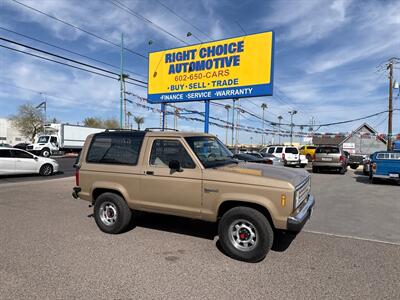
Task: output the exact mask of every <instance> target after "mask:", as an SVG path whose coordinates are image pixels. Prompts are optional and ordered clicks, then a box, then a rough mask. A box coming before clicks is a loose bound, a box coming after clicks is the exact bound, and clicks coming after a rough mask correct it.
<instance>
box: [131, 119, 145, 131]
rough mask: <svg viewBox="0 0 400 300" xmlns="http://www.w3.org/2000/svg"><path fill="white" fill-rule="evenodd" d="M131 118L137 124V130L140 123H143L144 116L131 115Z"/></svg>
mask: <svg viewBox="0 0 400 300" xmlns="http://www.w3.org/2000/svg"><path fill="white" fill-rule="evenodd" d="M133 120H134V121H135V123H136V124H137V128H138V130H140V125H141V124H143V123H144V117H141V116H136V117H133Z"/></svg>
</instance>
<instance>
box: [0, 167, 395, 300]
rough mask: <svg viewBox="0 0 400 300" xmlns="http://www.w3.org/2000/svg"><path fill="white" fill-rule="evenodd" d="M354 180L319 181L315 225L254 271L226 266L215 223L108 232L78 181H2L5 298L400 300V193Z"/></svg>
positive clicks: (156, 223) (169, 221)
mask: <svg viewBox="0 0 400 300" xmlns="http://www.w3.org/2000/svg"><path fill="white" fill-rule="evenodd" d="M358 176H359V175H357V174H354V172H352V171H349V172H348V174H346V175H335V174H313V192H314V194H315V196H316V199H317V204H316V207H315V210H314V214H313V216H312V220H311V221H310V223H309V224H307V226H306V228H305V231H303V232H301V233H300V234H299V235H297V236H293V235H284V234H280V235H279V236H277V238H276V241H275V243H274V246H273V249H272V250H271V252H270V253H269V254H268V255H267V258H266V259H265V260H263V261H262V262H260V263H257V264H249V263H243V262H238V261H235V260H232V259H230V258H228V257H227V256H226V255H225V254H224V253H223V252H222V251H221V250H220V247H218V238H217V237H216V228H215V226H214V225H213V224H209V223H204V222H199V221H194V220H187V219H182V218H177V217H170V216H161V215H155V214H147V213H141V214H138V215H137V216H136V221H135V222H133V223H132V225H131V228H130V230H128V231H127V232H125V233H123V234H119V235H107V234H105V233H102V232H101V231H100V230H99V229H98V228H97V227H96V225H95V222H94V220H93V218H92V208H89V207H88V203H87V202H84V201H80V200H74V199H72V197H71V188H72V186H73V184H74V180H73V178H59V179H53V180H51V181H47V180H45V181H30V182H29V181H28V182H24V183H5V184H3V185H2V186H1V188H0V207H1V209H0V219H1V220H2V226H0V236H1V244H0V249H1V251H0V282H1V284H0V298H4V299H19V298H29V299H31V298H52V299H54V298H62V299H63V298H86V299H87V298H89V299H92V298H114V299H115V298H124V299H125V298H127V299H128V298H129V299H199V298H201V299H214V298H219V299H232V298H235V299H244V298H246V299H282V298H288V299H332V298H335V299H336V298H339V299H399V298H400V288H399V285H398V279H399V278H400V264H399V258H400V239H399V236H398V231H399V230H400V229H399V228H400V227H399V226H398V225H399V223H398V222H399V221H398V220H399V219H398V218H396V219H393V218H392V216H395V215H397V216H398V215H399V213H400V207H399V206H398V205H396V204H395V201H394V200H396V199H394V196H393V194H392V193H393V192H394V191H398V189H399V187H398V186H392V185H382V186H381V185H376V186H375V185H371V187H370V186H369V185H367V184H366V183H364V182H363V179H357V178H358ZM50 182H51V184H49V183H50ZM374 189H376V191H374ZM390 195H392V200H393V201H392V202H388V203H387V198H388V197H389V196H390ZM397 200H398V199H397ZM337 207H339V208H337ZM389 208H390V209H389ZM371 215H374V216H375V217H374V218H371ZM367 216H368V218H366V217H367ZM363 218H364V219H363ZM396 226H397V227H396ZM384 229H387V230H389V231H388V232H387V234H386V233H385V232H384ZM310 231H313V232H314V231H315V232H317V233H313V232H310Z"/></svg>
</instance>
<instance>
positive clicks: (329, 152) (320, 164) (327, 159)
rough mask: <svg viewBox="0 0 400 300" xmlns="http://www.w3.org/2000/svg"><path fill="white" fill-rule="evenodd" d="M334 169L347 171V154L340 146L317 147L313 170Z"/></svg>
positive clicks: (341, 171) (342, 172) (315, 171)
mask: <svg viewBox="0 0 400 300" xmlns="http://www.w3.org/2000/svg"><path fill="white" fill-rule="evenodd" d="M323 169H334V170H337V171H339V172H340V174H344V173H346V171H347V161H346V156H345V155H344V153H343V151H342V150H341V149H340V148H339V147H338V146H319V147H317V149H315V153H314V157H313V161H312V170H313V172H314V173H317V172H319V171H321V170H323Z"/></svg>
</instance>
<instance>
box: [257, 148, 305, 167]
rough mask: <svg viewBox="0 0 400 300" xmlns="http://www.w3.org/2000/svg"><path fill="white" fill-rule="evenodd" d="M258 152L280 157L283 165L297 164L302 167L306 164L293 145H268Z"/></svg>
mask: <svg viewBox="0 0 400 300" xmlns="http://www.w3.org/2000/svg"><path fill="white" fill-rule="evenodd" d="M260 152H261V153H268V154H272V155H274V156H275V157H278V158H280V159H281V160H282V161H283V163H284V165H285V166H299V167H303V168H304V167H305V166H306V164H304V163H303V162H302V161H301V158H300V154H299V150H298V149H297V148H296V147H293V146H284V145H277V146H269V147H267V148H264V149H262V150H261V151H260Z"/></svg>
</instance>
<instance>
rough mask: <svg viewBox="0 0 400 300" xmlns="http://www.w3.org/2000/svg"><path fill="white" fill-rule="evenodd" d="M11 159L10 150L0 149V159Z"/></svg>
mask: <svg viewBox="0 0 400 300" xmlns="http://www.w3.org/2000/svg"><path fill="white" fill-rule="evenodd" d="M5 157H11V152H10V150H7V149H0V158H5Z"/></svg>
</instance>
